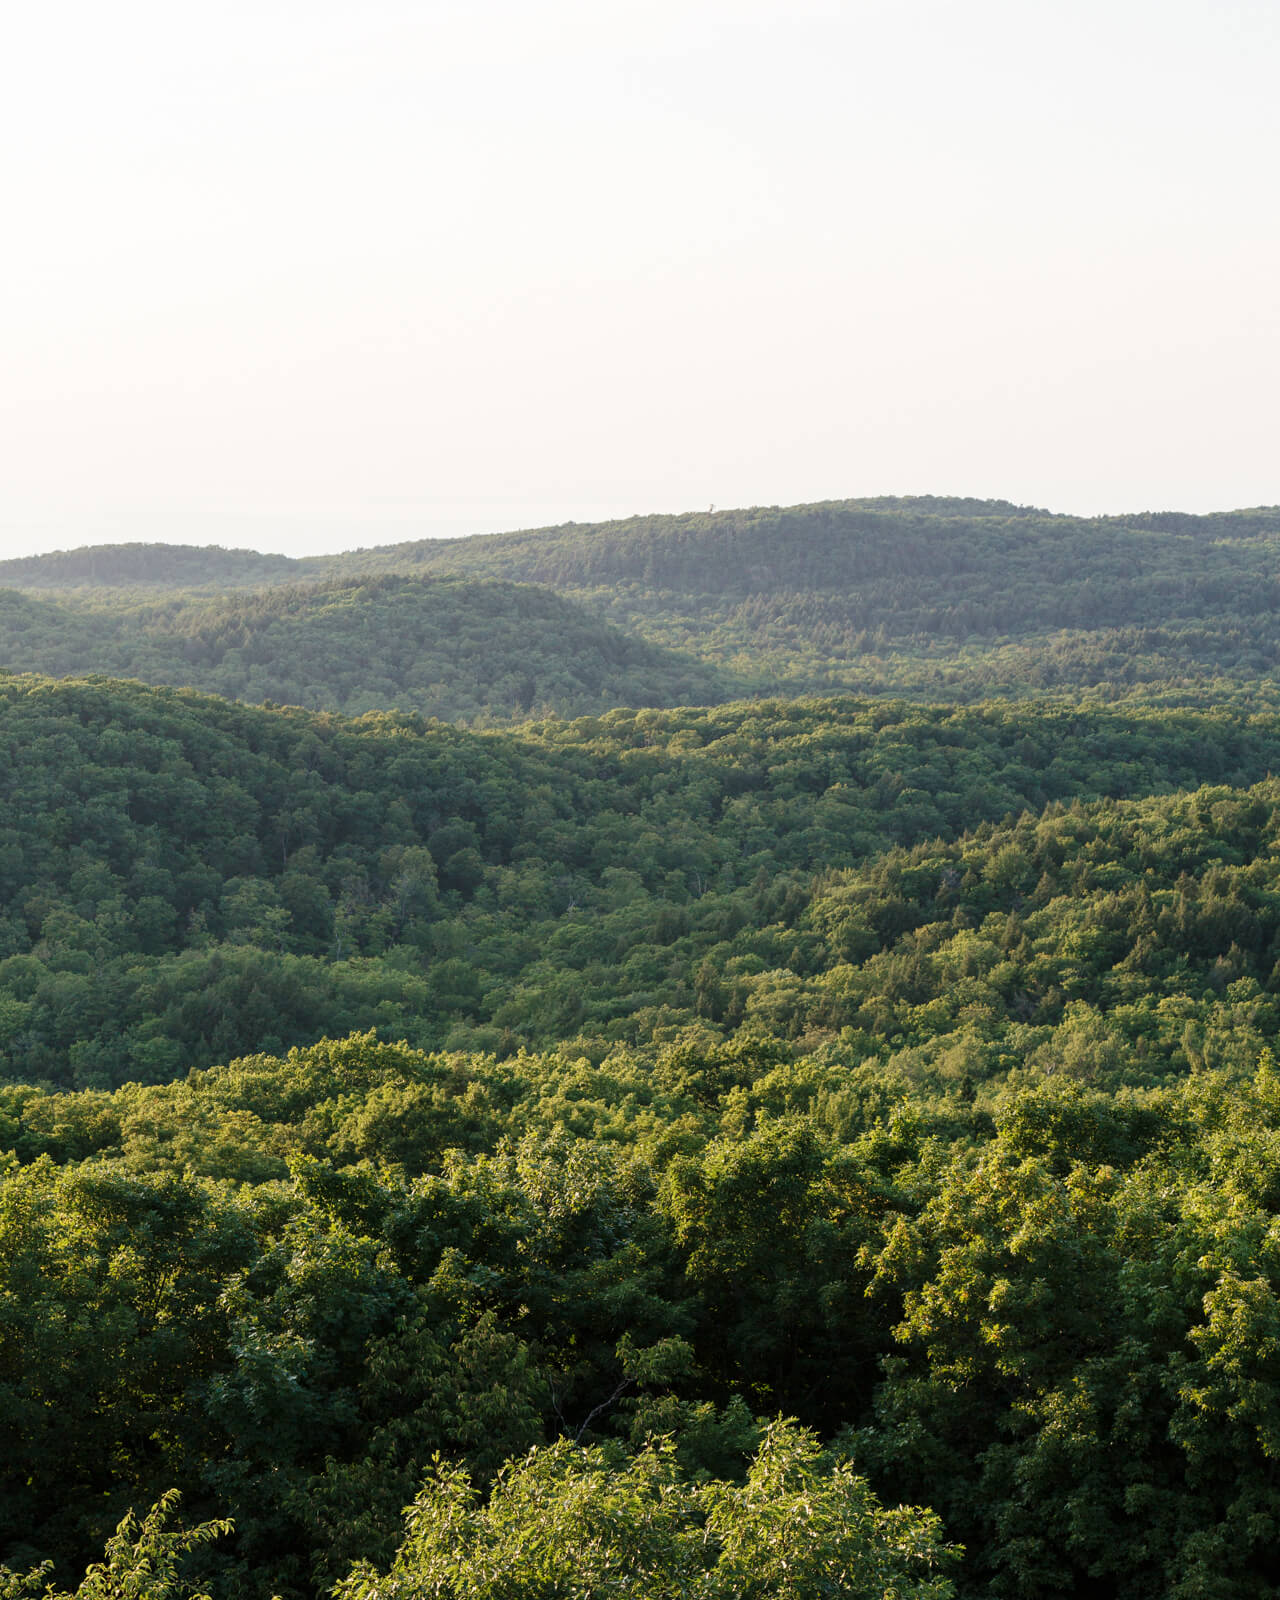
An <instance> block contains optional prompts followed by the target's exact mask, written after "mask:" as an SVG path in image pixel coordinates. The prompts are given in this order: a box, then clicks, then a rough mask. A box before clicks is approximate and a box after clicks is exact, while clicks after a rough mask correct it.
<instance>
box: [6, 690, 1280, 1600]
mask: <svg viewBox="0 0 1280 1600" xmlns="http://www.w3.org/2000/svg"><path fill="white" fill-rule="evenodd" d="M1278 755H1280V717H1277V716H1274V715H1268V714H1260V715H1243V714H1240V713H1232V712H1228V711H1216V712H1204V711H1195V710H1169V709H1162V708H1154V707H1148V708H1145V709H1144V708H1141V707H1136V706H1129V707H1126V708H1121V709H1100V708H1098V707H1096V706H1095V707H1092V708H1084V707H1080V706H1059V705H1052V704H1046V703H1044V702H1039V703H1035V704H1022V705H1018V704H1013V703H1010V702H999V703H993V704H986V705H980V706H973V707H959V708H957V707H938V706H933V707H926V706H920V705H913V704H908V703H906V702H892V703H890V702H884V701H879V702H868V701H866V700H855V699H827V700H792V701H787V702H781V701H775V702H760V703H749V704H744V703H737V704H733V705H727V706H723V707H718V708H714V709H690V708H683V709H677V710H658V709H647V710H627V711H619V710H615V711H611V712H609V713H606V714H605V715H603V716H601V717H584V718H580V719H577V720H574V721H565V720H552V719H547V720H545V721H543V722H540V723H533V724H529V725H527V726H525V727H523V728H521V729H520V730H519V731H518V732H510V731H495V730H489V731H486V732H476V731H471V730H467V729H463V728H460V727H457V726H452V725H448V724H442V723H432V722H428V721H425V720H424V719H422V718H419V717H414V716H403V715H389V714H371V715H368V716H365V717H363V718H360V719H356V720H349V719H346V718H343V717H340V716H337V715H333V714H327V713H311V712H306V711H303V710H300V709H296V708H290V709H281V708H263V707H254V706H247V705H243V704H237V703H233V702H230V701H227V700H223V699H216V698H212V697H207V696H203V695H199V694H197V693H194V692H192V691H187V690H171V689H156V688H147V687H144V686H141V685H139V684H137V683H118V682H110V681H105V680H94V681H91V682H85V681H76V680H63V681H48V680H42V679H36V678H32V677H22V678H9V679H0V908H2V910H3V916H2V917H0V1446H2V1448H0V1563H3V1565H4V1567H8V1568H16V1569H19V1570H20V1571H23V1572H29V1573H30V1576H29V1577H26V1578H19V1577H18V1576H15V1575H14V1574H13V1573H11V1572H7V1571H5V1570H3V1568H0V1595H3V1596H5V1597H6V1600H35V1597H37V1596H39V1595H42V1594H44V1593H45V1592H46V1583H47V1582H48V1580H49V1578H50V1574H49V1573H48V1572H47V1571H41V1570H40V1569H39V1563H40V1562H41V1561H43V1560H45V1559H49V1560H51V1561H53V1562H55V1563H56V1567H55V1569H54V1573H53V1576H54V1578H55V1579H56V1581H57V1582H59V1583H64V1582H65V1583H70V1584H74V1583H75V1582H76V1581H77V1579H78V1577H79V1575H80V1574H81V1573H83V1572H84V1570H85V1566H86V1563H87V1562H89V1561H90V1560H91V1559H95V1558H98V1557H100V1556H101V1555H102V1554H103V1550H104V1543H106V1541H107V1540H108V1539H109V1537H110V1535H111V1531H112V1529H113V1528H114V1527H115V1526H116V1524H117V1523H118V1522H119V1520H120V1519H121V1518H122V1517H123V1516H124V1515H125V1514H126V1512H128V1511H130V1510H132V1511H133V1512H135V1513H137V1514H138V1515H139V1516H141V1515H142V1514H143V1513H145V1512H146V1510H147V1508H148V1507H149V1506H151V1505H153V1504H156V1503H157V1502H160V1501H161V1497H162V1496H164V1495H165V1494H166V1493H167V1492H168V1491H171V1490H173V1489H178V1490H180V1491H181V1493H182V1496H183V1504H182V1515H183V1516H184V1517H186V1518H188V1519H189V1520H191V1521H193V1522H203V1521H204V1520H205V1519H209V1518H229V1519H230V1520H231V1522H232V1523H233V1525H234V1526H233V1528H227V1527H223V1528H222V1529H221V1531H220V1530H219V1528H217V1527H214V1526H206V1527H205V1528H204V1530H203V1535H204V1539H206V1540H209V1539H212V1542H209V1543H205V1542H201V1541H195V1543H196V1548H194V1549H192V1550H191V1551H190V1554H189V1559H185V1560H180V1559H179V1557H180V1556H182V1554H183V1551H184V1549H185V1547H186V1545H187V1544H188V1543H190V1542H191V1541H190V1540H186V1539H184V1537H182V1536H180V1535H178V1534H176V1533H174V1532H172V1531H169V1532H166V1531H165V1530H164V1527H163V1522H164V1515H165V1513H164V1506H165V1505H167V1506H168V1507H169V1515H170V1516H171V1517H172V1515H173V1514H174V1513H173V1507H172V1502H171V1501H165V1502H164V1503H163V1504H162V1505H161V1509H160V1510H159V1511H157V1512H156V1513H155V1515H154V1516H153V1517H152V1518H150V1519H149V1520H148V1521H147V1522H146V1523H145V1524H144V1525H141V1526H139V1524H138V1523H137V1522H134V1523H132V1524H129V1523H126V1524H125V1529H124V1532H123V1533H122V1534H121V1535H120V1536H119V1537H117V1538H115V1539H114V1540H112V1541H111V1542H110V1543H109V1544H107V1545H106V1553H107V1559H108V1565H109V1568H110V1571H109V1574H108V1575H106V1576H104V1575H102V1574H96V1575H92V1576H91V1578H90V1580H89V1582H88V1584H87V1585H86V1586H85V1588H84V1589H83V1590H82V1591H81V1594H80V1600H102V1597H103V1596H108V1595H121V1594H124V1595H129V1594H135V1593H140V1592H142V1591H143V1590H144V1589H145V1592H146V1594H147V1595H148V1596H150V1597H152V1600H187V1597H193V1596H195V1595H197V1594H202V1593H207V1594H210V1595H212V1596H214V1597H215V1600H269V1597H271V1596H273V1595H278V1596H281V1597H282V1600H320V1597H322V1596H332V1597H333V1600H385V1597H393V1596H415V1595H428V1594H436V1595H440V1596H442V1597H448V1600H533V1597H535V1596H538V1597H542V1596H547V1595H559V1596H565V1595H570V1594H574V1595H582V1596H584V1597H585V1600H603V1597H605V1596H610V1597H616V1600H677V1597H680V1596H689V1595H694V1596H698V1597H700V1600H744V1597H746V1600H773V1597H774V1596H778V1595H793V1596H795V1597H796V1600H819V1597H822V1596H827V1595H833V1594H843V1595H845V1596H849V1597H851V1600H883V1596H884V1595H885V1594H889V1593H895V1594H899V1595H902V1596H903V1597H904V1600H907V1597H910V1600H952V1597H953V1595H956V1594H958V1595H960V1596H962V1597H963V1600H1054V1597H1058V1596H1062V1595H1075V1594H1082V1595H1098V1596H1100V1597H1105V1600H1165V1597H1169V1600H1228V1597H1230V1600H1237V1597H1240V1600H1271V1597H1273V1596H1274V1595H1275V1593H1276V1592H1277V1585H1278V1584H1280V1562H1278V1560H1277V1555H1276V1550H1277V1543H1276V1537H1275V1529H1276V1527H1277V1525H1278V1524H1280V1484H1278V1483H1277V1481H1276V1474H1275V1472H1274V1470H1273V1468H1274V1462H1275V1460H1276V1458H1277V1455H1278V1454H1280V1424H1278V1423H1277V1416H1276V1405H1275V1396H1276V1393H1277V1384H1278V1382H1280V1373H1278V1369H1277V1329H1280V1248H1278V1245H1277V1228H1276V1214H1277V1210H1278V1209H1280V1075H1278V1074H1277V1071H1276V1065H1275V1060H1274V1055H1273V1051H1274V1041H1275V1039H1276V1038H1277V1036H1278V1035H1280V782H1277V780H1276V777H1275V776H1274V773H1275V769H1276V767H1277V757H1278ZM344 1035H346V1036H347V1037H343V1036H344ZM397 1041H404V1042H397ZM236 1058H238V1059H236ZM780 1418H794V1419H798V1423H799V1424H800V1425H797V1423H796V1422H786V1421H782V1420H778V1419H780ZM407 1505H411V1506H412V1509H411V1510H410V1511H409V1513H408V1516H407V1518H406V1516H405V1514H404V1508H405V1507H406V1506H407ZM890 1507H892V1508H897V1509H887V1508H890ZM925 1508H931V1509H925ZM215 1534H217V1535H218V1536H217V1537H216V1538H212V1536H213V1535H215ZM957 1545H959V1546H963V1557H962V1558H961V1554H960V1552H959V1551H958V1550H957V1549H956V1548H954V1547H955V1546H957ZM51 1600H62V1596H61V1591H60V1590H58V1589H56V1588H55V1589H54V1590H53V1592H52V1597H51Z"/></svg>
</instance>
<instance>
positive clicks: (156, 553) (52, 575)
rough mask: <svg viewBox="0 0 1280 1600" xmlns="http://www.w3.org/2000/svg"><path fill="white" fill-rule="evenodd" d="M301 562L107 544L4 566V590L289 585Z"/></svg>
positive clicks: (214, 548) (249, 553)
mask: <svg viewBox="0 0 1280 1600" xmlns="http://www.w3.org/2000/svg"><path fill="white" fill-rule="evenodd" d="M296 571H297V563H296V562H295V561H294V560H293V559H292V558H291V557H289V556H273V555H260V554H259V553H258V551H256V550H224V549H222V548H221V547H220V546H218V545H208V546H203V547H201V546H196V545H186V544H104V545H85V546H83V547H82V548H80V549H77V550H55V551H52V552H51V553H50V554H48V555H40V556H17V557H14V558H12V559H10V560H8V561H0V587H3V588H6V589H104V588H105V589H133V588H159V589H187V588H202V587H206V586H208V587H213V588H255V587H258V586H260V585H262V584H267V583H287V582H289V581H290V579H292V578H294V577H295V574H296Z"/></svg>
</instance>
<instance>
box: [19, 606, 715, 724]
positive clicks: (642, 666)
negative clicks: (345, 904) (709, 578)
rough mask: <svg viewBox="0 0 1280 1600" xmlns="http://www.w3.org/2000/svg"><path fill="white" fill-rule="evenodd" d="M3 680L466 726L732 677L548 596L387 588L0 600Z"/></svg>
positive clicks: (650, 697) (689, 693)
mask: <svg viewBox="0 0 1280 1600" xmlns="http://www.w3.org/2000/svg"><path fill="white" fill-rule="evenodd" d="M0 668H5V669H8V670H9V671H12V672H36V673H48V674H53V675H57V676H65V675H76V674H84V673H104V674H109V675H112V676H115V677H129V678H139V679H141V680H142V681H143V682H146V683H156V684H172V685H176V686H182V687H191V688H197V689H203V690H207V691H209V692H211V693H215V694H221V695H226V696H228V697H229V698H231V699H237V700H248V701H254V702H264V701H274V702H276V703H280V704H286V705H299V706H306V707H308V708H310V709H312V710H324V711H341V712H344V713H347V714H349V715H358V714H359V713H361V712H363V711H371V710H378V709H387V708H391V709H397V710H401V711H413V712H417V713H419V714H421V715H423V716H431V717H439V718H442V719H445V720H449V721H464V722H474V721H477V720H485V719H503V718H511V717H516V716H529V715H532V714H537V715H543V714H556V715H560V716H581V715H583V714H586V713H598V712H601V711H606V710H608V709H609V708H610V707H611V706H615V705H635V706H651V705H664V706H671V705H681V704H706V703H712V702H716V701H720V700H724V699H727V698H728V697H729V691H728V688H727V683H726V675H725V674H723V673H720V672H718V671H717V670H716V669H715V668H714V667H713V666H710V665H708V664H707V663H705V662H702V661H699V660H697V659H695V658H693V657H691V656H689V655H687V654H684V653H681V652H677V651H673V650H668V649H666V648H664V647H662V646H660V645H653V644H649V643H646V642H645V641H644V640H642V639H639V638H637V637H635V636H634V635H629V634H626V633H624V632H622V631H621V630H620V629H619V628H617V627H615V626H614V625H612V624H610V623H607V622H603V621H600V620H599V619H598V618H597V617H595V616H593V615H592V614H591V613H589V612H587V611H585V610H583V609H582V608H581V607H580V606H578V605H576V604H575V603H574V602H572V601H569V600H565V599H562V598H561V597H560V596H558V595H555V594H553V593H551V592H550V591H549V590H546V589H538V588H534V587H532V586H530V585H527V584H512V583H505V582H492V581H485V580H475V579H466V578H449V577H445V578H407V577H396V576H389V577H380V578H366V579H363V580H354V581H353V580H332V581H330V582H328V583H322V584H311V585H304V586H282V587H279V588H274V589H272V588H268V589H264V590H260V591H258V592H256V593H245V592H241V591H235V592H233V593H231V594H227V595H218V596H214V597H212V598H210V597H199V596H197V595H195V594H194V593H192V592H190V591H179V592H178V593H176V594H174V595H170V596H166V597H165V598H163V599H152V600H151V601H150V603H146V602H143V603H138V601H137V599H136V597H134V598H133V600H132V601H131V603H117V604H114V605H112V604H101V603H99V604H90V605H85V604H83V603H81V604H77V603H75V602H74V601H72V600H68V599H67V598H65V597H61V596H59V595H57V594H47V593H46V594H40V595H36V594H28V593H21V592H17V591H13V590H9V591H4V590H0Z"/></svg>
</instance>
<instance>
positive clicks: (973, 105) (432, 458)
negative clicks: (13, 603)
mask: <svg viewBox="0 0 1280 1600" xmlns="http://www.w3.org/2000/svg"><path fill="white" fill-rule="evenodd" d="M1278 81H1280V3H1278V0H883V3H882V0H844V3H838V0H788V3H785V4H784V3H781V0H680V3H677V0H645V3H643V4H640V3H632V0H520V3H513V0H467V3H465V4H462V3H453V0H417V3H412V4H411V3H399V0H359V3H356V0H343V3H337V0H306V3H305V4H304V3H302V0H288V3H285V0H252V3H246V0H218V3H213V4H204V5H191V4H182V3H175V0H113V3H112V4H110V5H104V4H103V3H102V0H92V3H89V0H40V3H39V4H32V5H28V6H24V7H18V6H13V7H11V8H9V11H8V13H7V20H6V23H5V27H4V30H3V36H2V44H0V225H2V226H3V250H2V253H0V282H2V283H3V285H4V293H3V297H2V298H0V428H2V430H3V432H2V435H0V546H3V550H4V553H5V554H9V555H14V554H20V553H24V552H26V551H29V550H36V549H50V548H54V547H57V546H67V545H76V544H84V543H93V542H100V541H103V540H119V539H168V540H175V541H180V542H184V543H212V542H217V543H222V544H241V545H249V546H254V547H257V548H259V549H275V550H289V551H292V552H295V553H301V552H304V551H319V550H326V549H339V548H345V547H349V546H352V545H357V544H374V543H382V542H386V541H388V540H393V539H406V538H413V537H420V536H423V535H429V534H443V533H452V532H469V531H476V530H481V529H491V528H507V527H520V526H531V525H536V524H538V523H543V522H551V521H563V520H567V519H570V518H573V519H576V520H579V521H584V520H588V519H593V518H597V517H603V516H611V515H625V514H627V513H630V512H633V511H658V510H681V509H688V508H698V507H705V506H706V505H707V504H709V503H712V502H714V503H715V504H717V505H719V506H731V505H744V504H758V503H766V504H772V503H788V502H793V501H800V500H814V499H825V498H833V497H840V496H846V495H865V494H912V493H935V494H944V493H962V494H982V495H993V496H1001V497H1005V498H1009V499H1013V500H1018V501H1030V502H1035V503H1037V504H1041V505H1048V506H1051V507H1053V508H1054V509H1058V510H1068V511H1080V512H1090V511H1100V510H1133V509H1141V508H1144V507H1179V508H1183V509H1189V510H1207V509H1210V508H1215V507H1224V508H1225V507H1230V506H1241V505H1251V504H1259V503H1275V502H1277V501H1280V94H1278V93H1277V89H1276V85H1277V82H1278Z"/></svg>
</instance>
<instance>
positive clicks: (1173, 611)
mask: <svg viewBox="0 0 1280 1600" xmlns="http://www.w3.org/2000/svg"><path fill="white" fill-rule="evenodd" d="M370 573H375V574H376V573H381V574H384V575H386V574H418V575H423V574H452V575H465V576H468V577H471V578H473V579H483V580H500V581H503V582H507V583H525V584H527V583H532V584H537V585H540V586H543V587H546V588H549V589H553V590H555V591H556V592H557V593H559V594H560V595H561V596H563V597H566V598H568V599H570V600H572V601H574V602H575V603H577V604H581V605H583V606H585V607H586V608H587V609H588V610H590V611H591V612H592V613H593V614H594V615H596V616H600V617H603V618H607V619H608V620H609V621H610V622H612V623H613V624H614V625H615V626H617V627H620V628H622V629H623V630H625V631H626V632H628V633H633V634H636V635H639V636H642V637H643V638H645V639H646V640H648V641H649V642H650V643H652V644H656V645H661V646H664V647H666V648H669V649H674V650H680V651H684V652H688V653H689V654H691V655H696V656H697V657H699V658H700V659H701V660H702V661H704V662H706V663H708V664H710V665H712V666H715V667H718V668H719V669H721V670H722V671H725V672H728V673H729V674H730V675H731V677H732V680H733V684H734V686H735V687H736V688H737V689H738V690H750V691H752V692H764V693H804V692H827V691H834V690H848V691H850V692H856V693H869V694H907V695H911V696H913V697H920V698H932V699H950V700H970V699H978V698H982V697H984V696H986V695H990V694H1005V695H1014V696H1021V695H1027V694H1037V695H1039V694H1064V693H1072V692H1077V691H1079V690H1082V689H1086V690H1089V691H1091V692H1093V693H1096V694H1100V695H1102V696H1104V697H1109V698H1114V697H1117V696H1122V695H1132V694H1143V695H1150V696H1155V697H1157V698H1162V699H1166V700H1173V701H1179V700H1180V701H1184V702H1188V703H1213V702H1215V701H1217V700H1220V699H1222V698H1224V697H1238V698H1245V699H1249V700H1252V701H1253V702H1254V703H1262V704H1272V703H1277V702H1280V653H1278V651H1277V646H1276V642H1275V629H1274V626H1273V623H1274V618H1275V615H1276V612H1277V609H1280V511H1278V510H1276V509H1275V508H1262V509H1259V510H1255V511H1240V512H1232V513H1224V514H1220V515H1213V516H1204V517H1193V516H1186V515H1181V514H1175V513H1163V514H1141V515H1136V516H1131V517H1108V518H1097V519H1082V518H1078V517H1069V516H1055V515H1052V514H1050V513H1048V512H1044V511H1040V510H1037V509H1035V508H1030V507H1018V506H1014V505H1011V504H1009V503H1007V502H1002V501H971V500H938V499H928V498H926V499H917V500H888V501H886V500H872V501H856V500H851V501H832V502H827V503H823V504H818V505H811V506H797V507H791V508H777V507H768V508H759V507H757V508H752V509H749V510H743V511H726V512H716V513H702V514H696V515H688V516H653V517H637V518H633V519H629V520H626V521H621V522H612V523H603V524H599V525H595V526H576V525H573V524H569V525H566V526H563V527H559V528H547V529H540V530H536V531H532V532H523V533H509V534H493V535H485V536H480V537H475V538H469V539H455V540H439V541H432V540H427V541H420V542H417V543H410V544H401V545H395V546H388V547H385V548H381V549H372V550H362V551H359V552H353V553H351V554H348V555H344V556H336V557H324V558H319V557H317V558H310V559H307V560H305V561H293V562H286V561H285V560H284V558H274V557H273V558H264V557H256V556H252V555H250V554H247V553H244V552H228V551H203V552H201V551H188V552H185V553H179V552H175V551H174V550H173V549H172V548H170V547H162V549H161V550H160V551H158V552H153V553H152V556H151V557H150V558H149V560H148V559H144V558H141V557H139V556H137V555H136V554H133V553H130V552H129V551H128V547H116V548H115V549H114V550H112V549H105V548H104V549H102V550H98V551H81V552H72V553H69V554H66V555H63V556H59V557H42V558H32V559H30V560H27V561H24V562H20V563H15V562H10V563H0V584H8V585H10V586H13V587H19V588H23V589H28V590H35V589H39V588H41V587H44V588H45V589H46V590H47V591H53V590H55V589H66V588H68V587H69V586H74V585H79V586H80V587H79V589H78V590H77V591H76V592H77V594H78V595H79V596H80V598H81V601H83V598H84V597H85V596H86V595H92V596H94V597H95V604H102V603H104V602H106V601H107V600H109V599H110V600H111V601H112V603H120V600H121V598H122V593H123V591H126V590H132V591H133V593H134V595H135V597H136V596H137V593H138V589H139V585H140V583H141V582H142V577H143V575H146V577H147V582H148V583H149V584H150V586H151V588H152V591H153V592H154V591H155V590H156V589H163V588H165V587H170V588H172V587H174V586H180V587H182V586H194V585H201V584H204V585H213V586H215V587H216V586H217V585H223V586H237V587H239V586H249V587H251V586H258V587H261V586H263V585H269V584H274V583H286V582H293V583H297V582H298V581H299V580H307V581H320V580H333V579H335V578H341V577H346V578H348V579H354V578H355V577H356V576H357V575H367V574H370ZM86 586H87V587H86ZM108 591H110V593H108ZM97 665H100V666H101V667H102V668H103V669H106V670H118V669H117V668H116V667H114V666H112V667H108V666H107V663H106V662H105V661H104V662H102V663H100V664H99V663H95V662H93V661H87V660H86V661H82V662H80V669H82V670H88V669H89V668H91V667H94V666H97ZM182 681H188V680H185V679H184V680H182ZM326 703H333V704H336V703H340V702H339V701H338V700H336V699H334V697H333V696H330V699H329V700H328V701H326Z"/></svg>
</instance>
